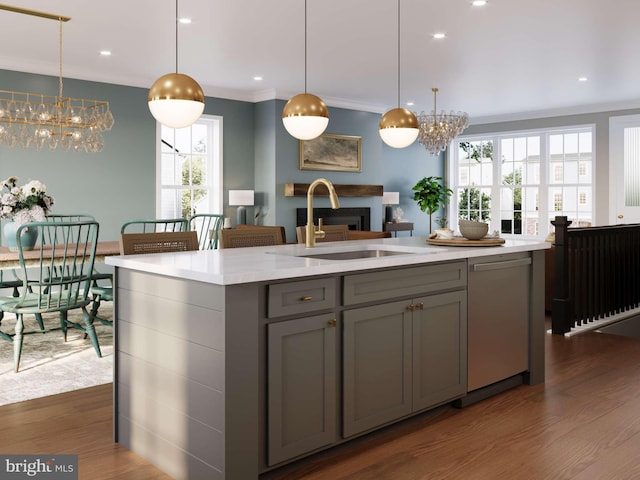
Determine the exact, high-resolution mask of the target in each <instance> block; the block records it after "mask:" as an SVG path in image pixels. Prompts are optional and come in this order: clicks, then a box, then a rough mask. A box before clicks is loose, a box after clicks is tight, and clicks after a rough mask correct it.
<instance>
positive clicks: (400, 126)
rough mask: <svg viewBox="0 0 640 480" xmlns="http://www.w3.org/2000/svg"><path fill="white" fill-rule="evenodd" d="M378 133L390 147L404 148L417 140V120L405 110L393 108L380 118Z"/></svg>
mask: <svg viewBox="0 0 640 480" xmlns="http://www.w3.org/2000/svg"><path fill="white" fill-rule="evenodd" d="M378 132H379V133H380V138H382V141H383V142H384V143H386V144H387V145H389V146H390V147H393V148H405V147H408V146H409V145H411V144H412V143H413V142H414V141H415V140H416V138H418V133H420V130H419V129H418V119H417V118H416V116H415V115H414V114H413V112H410V111H409V110H407V109H406V108H401V107H398V108H394V109H392V110H389V111H388V112H387V113H385V114H384V115H383V116H382V118H381V119H380V124H379V126H378Z"/></svg>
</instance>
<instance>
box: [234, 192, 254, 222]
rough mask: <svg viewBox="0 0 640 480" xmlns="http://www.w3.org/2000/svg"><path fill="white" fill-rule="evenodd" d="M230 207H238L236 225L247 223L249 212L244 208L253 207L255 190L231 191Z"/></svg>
mask: <svg viewBox="0 0 640 480" xmlns="http://www.w3.org/2000/svg"><path fill="white" fill-rule="evenodd" d="M229 206H231V207H238V210H237V211H236V224H241V223H243V224H244V223H247V211H246V209H245V208H244V207H252V206H253V190H229Z"/></svg>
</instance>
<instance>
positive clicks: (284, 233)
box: [236, 223, 287, 243]
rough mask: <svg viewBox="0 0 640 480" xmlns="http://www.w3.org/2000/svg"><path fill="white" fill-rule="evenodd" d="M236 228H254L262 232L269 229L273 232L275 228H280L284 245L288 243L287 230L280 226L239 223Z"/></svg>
mask: <svg viewBox="0 0 640 480" xmlns="http://www.w3.org/2000/svg"><path fill="white" fill-rule="evenodd" d="M236 228H238V229H244V228H253V229H254V230H260V229H261V228H262V229H265V228H266V229H267V230H273V229H274V228H279V229H280V232H281V233H282V243H287V232H286V230H285V228H284V227H283V226H280V225H276V226H271V225H249V224H248V223H239V224H237V225H236Z"/></svg>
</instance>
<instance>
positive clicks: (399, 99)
mask: <svg viewBox="0 0 640 480" xmlns="http://www.w3.org/2000/svg"><path fill="white" fill-rule="evenodd" d="M398 108H400V0H398Z"/></svg>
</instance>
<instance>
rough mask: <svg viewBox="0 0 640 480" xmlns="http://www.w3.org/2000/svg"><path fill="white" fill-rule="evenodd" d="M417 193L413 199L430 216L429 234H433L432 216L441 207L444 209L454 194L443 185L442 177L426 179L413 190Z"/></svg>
mask: <svg viewBox="0 0 640 480" xmlns="http://www.w3.org/2000/svg"><path fill="white" fill-rule="evenodd" d="M412 190H414V191H415V193H414V194H413V199H414V200H415V201H416V202H417V203H418V207H420V210H422V211H423V212H426V213H427V214H429V233H431V216H432V215H433V214H434V213H435V212H437V211H438V210H439V209H440V207H444V206H445V205H446V203H447V201H448V200H449V197H450V196H451V195H452V194H453V190H451V189H450V188H447V187H445V186H444V184H443V183H442V178H441V177H424V178H423V179H422V180H420V181H419V182H418V183H416V184H415V186H414V187H413V188H412Z"/></svg>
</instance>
